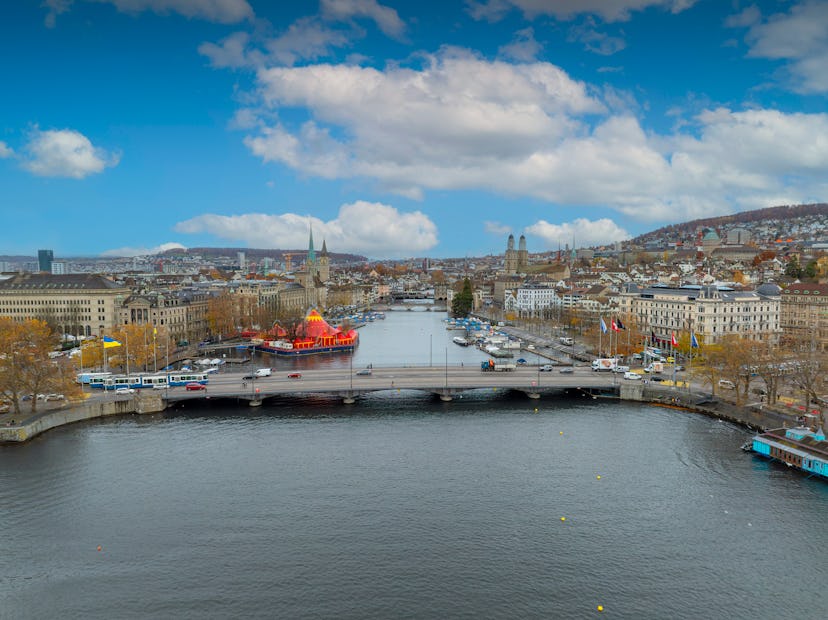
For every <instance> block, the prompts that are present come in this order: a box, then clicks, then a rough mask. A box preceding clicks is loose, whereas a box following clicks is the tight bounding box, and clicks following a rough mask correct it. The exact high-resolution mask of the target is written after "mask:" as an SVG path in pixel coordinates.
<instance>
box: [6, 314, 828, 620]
mask: <svg viewBox="0 0 828 620" xmlns="http://www.w3.org/2000/svg"><path fill="white" fill-rule="evenodd" d="M440 318H441V317H440V316H439V315H431V314H430V313H410V312H408V313H391V312H389V313H388V319H386V321H384V322H377V323H374V324H371V325H369V326H366V327H365V328H363V330H362V341H361V344H360V347H359V351H358V353H357V357H355V359H354V365H365V364H367V363H373V364H374V365H375V366H376V365H381V364H384V363H411V364H415V363H416V364H428V361H429V359H428V358H429V351H431V358H432V360H431V361H432V364H435V365H438V364H439V362H443V363H445V356H446V355H448V356H449V363H452V362H453V361H468V362H469V363H473V362H475V361H476V360H478V359H480V358H481V357H482V356H481V354H480V353H479V352H476V351H474V350H472V349H464V348H461V347H458V346H456V345H453V344H452V343H451V342H450V338H451V336H452V335H454V334H453V333H451V332H446V331H445V329H444V328H443V327H442V324H441V323H440ZM429 340H430V341H431V342H429ZM438 341H439V342H438ZM465 356H468V357H465ZM274 363H278V364H281V363H285V364H291V363H294V362H292V361H285V360H278V362H274ZM301 363H306V364H350V362H348V361H347V358H344V359H343V358H338V359H335V358H332V357H330V358H318V359H317V360H316V361H306V360H303V361H302V362H301ZM748 436H749V435H748V433H747V432H746V431H744V430H743V429H740V428H737V427H734V426H731V425H729V424H725V423H720V422H717V421H715V420H711V419H708V418H705V417H702V416H698V415H694V414H688V413H684V412H681V411H676V410H671V409H664V408H658V407H652V406H641V405H635V404H619V403H617V402H613V401H600V400H599V401H593V400H588V399H553V398H546V399H541V400H540V401H531V400H529V399H527V398H526V397H525V396H522V395H520V396H517V395H514V396H513V395H508V394H501V393H497V394H474V395H467V396H466V397H464V398H462V399H457V400H455V401H453V402H451V403H442V402H440V401H439V400H434V399H432V398H430V397H427V396H424V395H420V394H417V393H399V394H384V395H376V396H373V397H370V398H365V399H363V400H361V401H359V402H358V403H357V404H356V405H354V406H351V407H346V406H343V405H341V404H340V403H339V402H338V401H335V400H327V399H314V400H310V401H309V400H296V399H285V400H281V401H276V402H272V403H268V404H266V405H265V406H263V407H261V408H259V409H249V408H247V407H228V406H221V405H213V406H209V407H207V408H199V407H197V406H195V404H192V406H187V407H183V408H179V409H175V410H174V411H168V412H165V413H163V414H156V415H153V416H146V417H141V418H138V417H124V418H118V419H107V420H102V421H95V422H90V423H83V424H78V425H73V426H69V427H64V428H61V429H57V430H54V431H50V432H48V433H46V434H44V435H42V436H40V437H38V438H36V439H35V440H34V441H32V442H30V443H28V444H25V445H21V446H0V531H2V536H0V567H2V570H0V618H101V619H104V618H106V619H109V618H237V617H240V618H291V619H293V618H354V619H363V618H376V619H385V618H591V617H595V616H596V615H597V614H598V613H599V612H598V611H597V607H598V605H601V606H603V608H604V611H603V613H602V614H601V615H602V616H607V617H615V618H699V617H702V616H708V617H712V618H719V617H726V618H814V619H823V618H825V617H828V592H827V591H826V584H828V562H826V561H825V559H824V558H825V550H826V548H828V527H826V522H828V519H826V515H828V485H826V484H825V483H824V482H820V481H818V480H814V479H809V478H806V477H805V476H802V475H800V474H798V473H796V472H793V471H791V470H788V469H786V468H784V467H780V466H778V465H775V464H771V463H768V462H766V461H764V460H761V459H759V458H757V457H754V456H751V455H748V454H745V453H743V452H741V451H740V450H739V446H740V445H741V444H742V442H743V441H744V440H745V438H746V437H748ZM599 476H600V478H599ZM562 517H563V518H564V519H565V520H562ZM99 546H100V550H98V547H99Z"/></svg>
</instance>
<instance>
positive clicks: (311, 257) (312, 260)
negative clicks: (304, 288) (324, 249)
mask: <svg viewBox="0 0 828 620" xmlns="http://www.w3.org/2000/svg"><path fill="white" fill-rule="evenodd" d="M306 263H307V271H308V282H313V280H314V278H315V277H316V276H317V275H318V274H319V266H318V265H317V263H316V251H315V250H314V249H313V227H311V228H310V238H309V240H308V258H307V261H306Z"/></svg>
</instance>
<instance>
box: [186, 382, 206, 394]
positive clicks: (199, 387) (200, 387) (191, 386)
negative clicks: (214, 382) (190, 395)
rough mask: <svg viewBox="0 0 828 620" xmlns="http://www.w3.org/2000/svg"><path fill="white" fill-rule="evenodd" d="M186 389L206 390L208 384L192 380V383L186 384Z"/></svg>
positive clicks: (193, 390) (191, 390)
mask: <svg viewBox="0 0 828 620" xmlns="http://www.w3.org/2000/svg"><path fill="white" fill-rule="evenodd" d="M184 389H185V390H187V391H188V392H197V391H198V390H206V389H207V386H206V385H204V384H202V383H195V382H192V383H188V384H187V385H185V386H184Z"/></svg>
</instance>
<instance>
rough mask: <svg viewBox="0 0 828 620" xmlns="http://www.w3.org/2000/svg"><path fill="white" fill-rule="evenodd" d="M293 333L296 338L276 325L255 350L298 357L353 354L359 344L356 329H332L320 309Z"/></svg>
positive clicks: (309, 315)
mask: <svg viewBox="0 0 828 620" xmlns="http://www.w3.org/2000/svg"><path fill="white" fill-rule="evenodd" d="M292 332H293V334H292V336H293V337H289V335H288V332H287V330H285V329H284V328H282V327H281V326H278V325H276V326H274V328H273V329H271V330H270V332H269V333H268V334H264V335H263V338H262V342H261V344H257V345H255V348H256V350H257V351H262V352H264V353H272V354H275V355H286V356H295V355H313V354H316V353H341V352H350V351H353V350H354V349H355V348H356V346H357V344H359V334H357V332H356V329H350V330H348V331H347V332H346V331H343V330H342V329H340V328H338V327H332V326H331V325H329V324H328V323H327V321H325V319H323V318H322V315H320V314H319V313H318V312H317V311H316V310H311V311H310V312H309V313H308V315H307V316H306V317H305V319H304V320H303V321H302V323H301V324H299V325H298V326H297V327H296V329H295V330H292ZM268 335H269V336H270V338H268V337H267V336H268Z"/></svg>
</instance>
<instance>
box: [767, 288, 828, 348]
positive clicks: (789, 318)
mask: <svg viewBox="0 0 828 620" xmlns="http://www.w3.org/2000/svg"><path fill="white" fill-rule="evenodd" d="M779 322H780V325H781V327H782V332H783V335H784V338H785V340H788V341H790V342H799V343H809V342H810V343H813V344H814V346H815V347H816V348H817V350H819V351H825V350H826V349H828V284H800V283H797V284H791V285H790V286H788V287H787V288H786V289H784V290H783V291H782V303H781V308H780V312H779Z"/></svg>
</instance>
